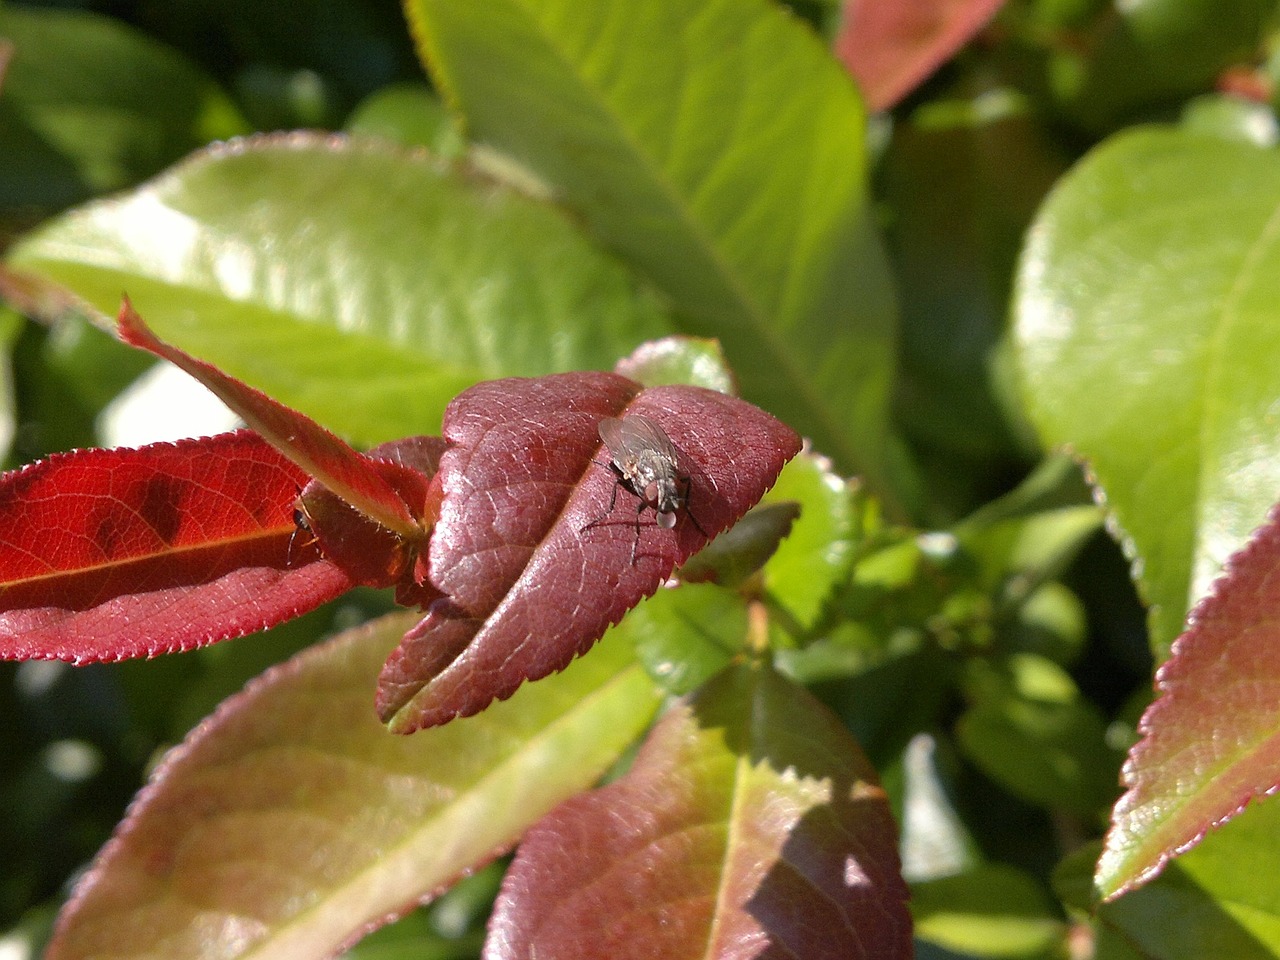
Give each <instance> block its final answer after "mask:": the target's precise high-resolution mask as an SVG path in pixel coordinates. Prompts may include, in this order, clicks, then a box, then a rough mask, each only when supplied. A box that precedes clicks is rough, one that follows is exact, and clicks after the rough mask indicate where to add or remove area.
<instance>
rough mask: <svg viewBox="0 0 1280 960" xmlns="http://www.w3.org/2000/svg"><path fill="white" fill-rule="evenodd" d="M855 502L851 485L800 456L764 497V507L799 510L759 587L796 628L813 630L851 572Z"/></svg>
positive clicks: (818, 461) (823, 463)
mask: <svg viewBox="0 0 1280 960" xmlns="http://www.w3.org/2000/svg"><path fill="white" fill-rule="evenodd" d="M858 498H859V490H858V487H857V485H856V484H853V483H850V482H849V481H846V480H844V479H842V478H841V477H839V476H837V475H836V473H835V472H834V471H833V470H832V469H831V464H830V462H829V461H827V460H826V459H825V458H823V457H818V456H815V455H813V454H812V453H806V452H802V453H801V454H800V455H799V456H797V457H795V458H794V459H793V460H792V461H791V462H790V463H788V464H787V465H786V466H785V467H783V468H782V473H781V474H780V475H779V476H778V482H777V483H776V484H774V486H773V489H772V490H770V491H769V493H768V494H766V496H765V502H766V503H782V502H785V501H795V502H796V503H799V504H800V518H799V519H798V520H797V521H796V523H795V525H794V526H793V527H792V528H791V533H790V535H789V536H788V537H787V538H786V539H785V540H783V541H782V543H781V545H780V546H779V547H778V551H777V553H775V554H774V555H773V558H772V559H771V560H770V561H769V563H768V564H767V565H766V567H765V586H766V587H767V589H768V590H769V592H770V594H771V597H772V600H773V601H774V602H776V603H777V604H779V605H780V606H781V607H783V608H784V609H785V610H786V611H787V613H788V615H789V616H790V617H791V618H792V619H793V620H794V622H795V623H796V624H797V625H799V626H800V627H802V628H805V629H807V628H809V627H812V626H813V625H814V623H815V621H816V620H817V619H818V616H819V614H821V613H822V610H823V606H824V604H825V603H826V602H827V601H828V600H829V599H830V595H831V592H832V590H833V589H834V588H835V586H836V584H837V583H839V582H841V581H842V580H844V579H845V578H846V577H847V576H848V575H849V571H850V569H851V568H852V566H853V559H854V546H855V544H854V537H855V534H857V533H858V532H860V531H859V530H858V526H859V524H858Z"/></svg>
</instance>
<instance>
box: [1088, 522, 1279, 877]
mask: <svg viewBox="0 0 1280 960" xmlns="http://www.w3.org/2000/svg"><path fill="white" fill-rule="evenodd" d="M1278 571H1280V515H1277V514H1276V513H1275V512H1273V513H1272V516H1271V520H1270V522H1268V523H1267V525H1266V526H1265V527H1263V528H1262V530H1260V531H1259V533H1258V535H1257V536H1256V537H1255V538H1254V539H1253V541H1252V542H1250V543H1249V545H1248V546H1247V547H1245V549H1243V550H1242V551H1240V552H1239V553H1238V554H1236V555H1235V556H1234V557H1233V558H1232V559H1231V561H1230V562H1229V564H1228V568H1227V575H1226V576H1225V577H1224V578H1223V579H1222V580H1220V581H1219V582H1218V583H1217V584H1216V585H1215V588H1214V592H1213V593H1212V594H1211V595H1210V596H1209V597H1208V598H1206V599H1205V600H1204V601H1203V602H1201V603H1200V604H1199V605H1198V606H1197V607H1196V609H1195V610H1194V612H1193V613H1192V616H1191V626H1190V627H1189V629H1188V630H1187V632H1186V633H1184V634H1183V635H1182V636H1181V637H1179V638H1178V640H1177V641H1176V642H1175V643H1174V645H1173V651H1172V654H1171V656H1170V658H1169V659H1168V660H1167V661H1166V662H1165V663H1164V665H1163V666H1162V667H1161V668H1160V670H1159V672H1158V673H1157V674H1156V687H1157V691H1158V698H1157V699H1156V701H1155V702H1154V703H1153V704H1152V705H1151V706H1150V707H1149V708H1148V709H1147V712H1146V714H1145V716H1143V718H1142V722H1141V724H1140V727H1139V729H1140V731H1141V733H1142V734H1143V739H1142V740H1141V741H1139V743H1138V744H1137V745H1136V746H1135V747H1134V748H1133V749H1132V750H1131V751H1130V753H1129V759H1128V761H1127V762H1126V764H1125V768H1124V781H1125V785H1126V786H1127V787H1128V788H1129V790H1128V792H1127V793H1126V794H1125V795H1124V796H1123V797H1121V799H1120V802H1119V803H1118V804H1116V807H1115V809H1114V811H1113V812H1112V819H1111V829H1110V831H1109V833H1108V835H1107V841H1106V847H1105V850H1104V851H1103V855H1102V858H1101V860H1100V861H1099V864H1098V872H1097V886H1098V888H1099V890H1100V892H1101V893H1102V894H1103V895H1104V896H1115V895H1118V894H1119V893H1122V892H1124V891H1125V890H1127V889H1129V888H1131V887H1133V886H1136V885H1137V884H1139V883H1141V882H1143V881H1144V880H1146V879H1148V878H1150V877H1151V876H1153V875H1154V874H1155V873H1156V872H1157V871H1158V870H1159V869H1160V868H1161V867H1162V866H1163V865H1164V864H1165V862H1166V861H1167V860H1168V859H1169V858H1170V857H1172V856H1174V855H1176V854H1178V853H1182V852H1183V851H1185V850H1187V849H1189V848H1190V847H1191V846H1193V845H1194V844H1196V843H1198V842H1199V841H1200V840H1201V839H1202V838H1203V837H1204V835H1205V833H1206V832H1207V831H1208V830H1209V829H1210V828H1211V827H1214V826H1217V825H1219V824H1221V823H1223V822H1224V821H1225V820H1227V819H1228V818H1230V817H1232V816H1234V815H1235V814H1237V813H1239V812H1240V811H1241V810H1242V809H1243V808H1244V807H1245V805H1246V804H1248V803H1249V802H1250V801H1251V800H1254V799H1256V798H1260V797H1262V796H1264V795H1269V794H1271V793H1274V792H1275V791H1276V789H1277V787H1280V572H1278Z"/></svg>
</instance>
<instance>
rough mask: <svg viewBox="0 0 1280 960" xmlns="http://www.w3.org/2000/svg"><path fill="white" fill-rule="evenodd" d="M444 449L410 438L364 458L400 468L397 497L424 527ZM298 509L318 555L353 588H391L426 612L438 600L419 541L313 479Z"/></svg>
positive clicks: (435, 497) (434, 508)
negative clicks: (354, 585)
mask: <svg viewBox="0 0 1280 960" xmlns="http://www.w3.org/2000/svg"><path fill="white" fill-rule="evenodd" d="M448 446H449V444H448V443H447V442H446V441H445V440H443V439H442V438H440V437H408V438H406V439H404V440H393V441H391V442H390V443H384V444H382V445H381V446H378V447H374V448H373V449H372V450H370V451H369V453H368V455H367V456H368V457H369V458H370V459H372V460H374V461H376V462H378V463H379V464H387V465H390V466H395V467H397V468H402V469H403V474H402V476H401V477H400V478H399V479H400V484H399V486H398V492H399V493H400V495H401V497H402V498H403V499H404V501H405V503H406V504H408V505H409V509H410V510H411V511H412V512H413V514H414V516H416V517H421V518H422V520H423V524H424V526H425V527H427V528H430V527H431V526H432V525H433V524H434V523H435V521H436V518H437V517H438V515H439V512H440V495H441V494H440V485H439V483H437V482H434V479H433V478H434V477H435V475H436V471H437V470H438V469H439V466H440V457H441V455H442V454H443V453H444V451H445V450H446V449H448ZM298 510H299V512H300V514H301V518H300V519H301V525H303V526H304V527H305V528H306V529H307V530H308V531H309V532H310V534H311V535H312V536H313V537H314V538H315V541H316V543H317V545H318V546H319V547H320V551H321V553H323V554H324V556H325V557H326V558H327V559H329V560H332V561H333V562H334V563H336V564H338V566H340V567H342V569H343V570H344V571H346V573H347V575H348V576H350V577H351V578H352V580H354V581H355V582H356V583H358V584H360V585H362V586H367V587H395V588H396V591H397V592H396V599H397V600H398V601H399V602H400V603H401V604H404V605H405V606H411V605H414V604H417V605H420V606H423V607H425V606H426V605H427V604H428V603H430V602H431V601H432V600H435V599H436V598H437V597H439V596H440V591H439V590H436V589H435V588H434V587H432V586H431V585H430V584H429V583H427V582H426V564H425V561H423V560H422V559H421V557H420V554H419V547H420V546H421V541H420V540H418V539H413V540H410V539H406V538H404V537H401V536H400V535H399V534H396V533H394V532H392V531H391V530H388V529H387V528H386V527H384V526H382V525H381V524H379V523H376V522H374V521H373V520H371V519H370V518H369V517H366V516H365V515H364V514H363V513H361V512H360V511H359V510H357V509H356V508H355V507H353V506H351V505H350V504H349V503H347V502H346V501H345V500H343V499H341V498H340V497H338V496H337V495H336V494H334V493H333V492H331V491H330V490H329V488H328V487H325V486H324V485H323V484H321V483H319V482H317V481H315V480H313V481H311V482H310V483H308V484H307V485H306V487H304V488H303V491H302V495H301V496H300V497H298Z"/></svg>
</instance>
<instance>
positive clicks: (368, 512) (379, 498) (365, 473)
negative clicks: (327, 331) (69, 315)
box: [117, 299, 425, 540]
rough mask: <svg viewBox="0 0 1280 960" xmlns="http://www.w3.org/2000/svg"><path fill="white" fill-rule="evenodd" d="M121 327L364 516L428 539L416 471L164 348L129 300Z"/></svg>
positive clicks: (128, 337) (138, 344)
mask: <svg viewBox="0 0 1280 960" xmlns="http://www.w3.org/2000/svg"><path fill="white" fill-rule="evenodd" d="M117 326H118V329H119V332H120V337H121V339H122V340H124V342H125V343H128V344H131V345H132V346H135V347H138V348H140V349H142V350H147V351H149V352H151V353H154V354H155V355H156V356H158V357H163V358H164V359H165V360H168V361H169V362H170V363H172V364H174V365H175V366H177V367H179V368H181V369H182V370H185V371H186V372H187V373H189V374H190V375H191V376H193V377H195V378H196V379H197V380H199V381H200V382H201V383H203V384H204V385H205V386H206V387H208V388H209V389H210V390H211V391H213V393H214V394H216V395H217V397H218V399H220V400H221V401H222V402H223V403H225V404H226V405H227V406H228V407H230V408H231V409H232V410H233V411H235V412H236V413H237V414H238V415H239V416H240V418H241V419H242V420H244V422H245V423H246V424H248V425H249V427H251V428H252V429H253V430H255V431H257V433H259V434H260V435H261V436H263V437H264V438H265V439H266V440H267V441H268V442H270V443H271V444H272V446H274V447H275V448H276V449H277V450H279V451H280V452H281V453H283V454H284V455H285V456H287V457H288V458H289V459H290V460H292V461H293V462H294V463H296V464H297V465H298V466H299V467H301V468H302V469H303V471H305V472H306V474H307V475H308V476H309V477H311V478H312V479H314V480H316V481H318V482H320V483H322V484H324V485H325V486H326V487H328V488H329V490H331V491H332V492H333V493H334V494H336V495H337V496H338V497H340V498H342V499H343V500H345V501H346V502H347V503H349V504H351V506H353V507H355V508H356V509H357V510H358V511H360V513H362V514H364V515H365V516H367V517H369V518H371V519H372V520H374V521H376V522H377V523H379V524H381V525H382V526H384V527H386V528H387V529H388V530H392V531H394V532H395V533H397V534H398V535H400V536H401V537H405V538H406V539H410V540H415V539H422V538H424V537H425V533H424V531H423V529H422V527H421V525H420V524H419V519H420V518H418V517H415V516H414V515H413V512H412V511H411V510H410V508H409V506H408V504H407V503H406V497H405V489H404V488H405V487H408V488H409V489H410V491H412V490H414V489H415V487H416V486H417V484H418V480H417V478H415V477H414V476H413V471H406V470H405V469H403V468H401V467H399V466H397V465H396V464H394V463H390V462H385V461H384V462H381V463H380V462H378V461H375V460H373V459H372V458H370V457H367V456H365V455H363V454H361V453H359V452H357V451H356V450H354V449H352V447H350V446H349V445H348V444H347V443H346V442H345V441H343V440H342V439H341V438H339V437H337V436H335V435H334V434H332V433H330V432H329V431H328V430H326V429H325V428H324V427H322V426H320V425H319V424H318V423H316V422H315V421H314V420H312V419H311V418H309V417H306V416H304V415H303V414H301V413H299V412H298V411H296V410H292V409H290V408H289V407H286V406H285V405H284V404H282V403H279V402H277V401H275V400H272V399H271V398H270V397H268V396H267V395H266V394H265V393H262V392H261V391H259V390H254V389H253V388H252V387H250V386H248V385H246V384H244V383H241V382H240V381H239V380H236V379H235V378H234V377H229V376H227V375H226V374H225V373H223V372H222V371H221V370H219V369H218V368H217V367H215V366H213V365H212V364H208V363H205V362H204V361H203V360H197V359H195V358H194V357H192V356H190V355H188V354H186V353H183V352H182V351H181V350H179V349H177V348H176V347H174V346H172V345H170V344H168V343H165V342H164V341H163V340H161V339H160V338H159V337H157V336H156V335H155V334H154V333H152V332H151V330H150V329H148V328H147V325H146V324H145V323H144V322H143V320H142V318H141V317H140V316H138V314H137V312H136V311H135V310H134V309H133V306H132V305H131V304H130V303H129V301H128V300H127V299H126V300H125V301H124V303H123V304H122V305H121V307H120V315H119V316H118V318H117ZM410 496H412V493H410Z"/></svg>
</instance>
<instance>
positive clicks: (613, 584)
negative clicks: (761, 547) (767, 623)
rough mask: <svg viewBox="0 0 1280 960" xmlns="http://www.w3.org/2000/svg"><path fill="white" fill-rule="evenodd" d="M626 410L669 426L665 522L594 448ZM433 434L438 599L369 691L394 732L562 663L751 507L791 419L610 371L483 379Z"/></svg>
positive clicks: (466, 706)
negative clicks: (444, 446)
mask: <svg viewBox="0 0 1280 960" xmlns="http://www.w3.org/2000/svg"><path fill="white" fill-rule="evenodd" d="M634 414H640V415H643V416H645V417H648V418H649V419H651V420H652V421H654V422H655V423H656V424H658V426H660V427H661V428H662V429H663V430H664V431H665V432H666V434H667V435H668V436H669V437H670V439H671V441H672V442H673V443H674V445H675V447H676V449H677V452H678V453H679V462H678V464H677V473H678V475H679V476H680V477H687V478H688V499H687V503H686V505H685V507H684V508H683V509H681V510H680V511H679V514H678V516H677V522H676V525H675V527H674V528H673V529H670V530H664V529H661V528H659V527H658V526H657V525H656V524H655V518H654V514H653V511H652V510H644V511H642V512H641V513H637V503H638V498H637V497H636V495H635V494H634V493H632V492H631V491H629V490H627V489H626V488H624V487H621V486H620V485H619V480H618V477H617V475H616V474H615V472H614V471H613V470H612V469H611V468H610V466H609V464H610V460H609V453H608V452H607V451H606V450H604V449H603V448H602V446H601V442H600V434H599V432H598V427H599V423H600V421H601V420H603V419H605V418H607V417H623V416H630V415H634ZM444 436H445V439H446V440H448V441H450V442H451V443H452V444H453V447H452V448H451V449H450V450H449V451H448V452H446V453H445V455H444V456H443V457H442V458H441V462H440V473H439V480H440V484H441V487H442V489H443V493H444V500H443V504H442V506H441V513H440V519H439V521H438V523H437V524H436V526H435V531H434V533H433V535H432V539H431V546H430V560H429V568H430V578H431V582H432V584H433V585H434V586H435V587H436V588H438V589H439V590H440V591H441V592H442V593H444V594H445V595H446V596H445V598H444V599H442V600H439V601H437V602H436V603H434V604H433V605H432V606H431V608H430V610H429V612H428V615H427V617H426V619H425V620H423V622H422V623H421V624H420V625H419V626H417V627H415V628H414V629H413V630H412V631H410V633H409V634H408V635H407V636H406V637H405V642H404V644H403V645H402V647H401V648H400V649H399V650H397V651H396V653H395V655H394V656H392V658H391V659H390V660H389V661H388V663H387V667H386V669H385V670H384V671H383V675H382V679H381V682H380V685H379V691H378V710H379V713H380V714H381V715H382V716H383V718H384V719H385V720H387V721H388V722H389V723H390V724H391V726H392V728H393V729H395V730H397V731H400V732H409V731H412V730H414V729H416V728H418V727H422V726H431V725H434V724H438V723H444V722H446V721H448V720H449V719H451V718H452V717H455V716H460V715H461V716H465V715H468V714H472V713H475V712H477V711H479V710H482V709H484V707H485V706H486V705H488V703H489V702H490V701H492V700H493V699H494V698H503V697H507V696H510V695H511V693H512V692H514V691H515V689H516V688H517V687H518V686H519V685H520V684H521V683H523V682H524V681H525V680H526V679H530V680H532V679H537V678H539V677H543V676H546V675H547V674H549V673H552V672H553V671H556V670H562V669H564V667H565V666H566V665H567V664H568V663H569V661H570V660H572V659H573V658H574V657H575V656H577V655H579V654H581V653H584V652H585V651H586V650H587V649H588V648H590V646H591V645H592V644H593V643H595V642H596V640H598V639H599V638H600V636H601V634H603V633H604V631H605V629H606V628H607V627H608V626H609V625H610V624H612V623H616V622H617V621H618V620H619V619H620V618H621V617H622V615H623V614H624V613H626V612H627V611H628V610H629V609H631V607H633V606H635V605H636V604H637V603H638V602H639V601H640V600H641V599H642V598H644V597H646V596H648V595H649V594H651V593H653V592H654V591H655V590H656V589H657V588H658V586H659V585H660V584H661V582H662V581H663V579H665V578H666V577H668V576H669V575H670V574H671V571H672V570H673V569H674V568H675V567H676V566H677V565H678V564H680V563H683V562H684V561H685V560H687V559H688V558H689V557H690V556H692V555H693V554H694V553H695V552H696V551H697V550H699V549H700V548H701V547H703V546H705V545H706V543H707V541H708V539H709V538H710V537H713V536H715V535H716V534H717V533H719V532H721V531H722V530H725V529H726V528H728V527H729V526H730V525H731V524H733V523H734V522H735V521H736V520H737V519H738V518H740V517H741V516H742V515H743V514H744V513H746V511H747V510H748V509H749V508H750V507H751V506H752V505H754V504H755V502H756V501H757V500H759V499H760V497H761V496H763V495H764V492H765V491H766V490H767V489H768V488H769V486H770V485H771V484H772V483H773V481H774V480H775V479H776V478H777V475H778V472H779V471H780V470H781V469H782V466H783V464H784V463H786V461H787V460H788V459H790V458H791V457H792V456H794V455H795V453H796V452H797V451H798V450H799V448H800V441H799V438H798V437H797V436H796V435H795V433H794V432H793V431H792V430H791V429H790V428H789V427H787V426H785V425H783V424H782V423H779V422H778V421H777V420H775V419H774V418H773V417H771V416H769V415H768V414H767V413H765V412H764V411H762V410H760V409H759V408H757V407H754V406H752V405H751V404H749V403H746V402H744V401H742V400H739V399H737V398H735V397H730V396H728V395H726V394H722V393H717V392H715V391H712V390H706V389H703V388H700V387H687V386H660V387H652V388H648V389H645V388H642V387H641V386H640V385H639V384H638V383H635V382H634V381H632V380H628V379H627V378H625V377H620V376H618V375H616V374H612V373H570V374H558V375H554V376H550V377H541V378H538V379H530V380H522V379H510V380H493V381H488V382H486V383H481V384H478V385H476V386H475V387H472V388H471V389H470V390H467V391H465V392H464V393H462V394H460V395H459V396H458V397H457V398H456V399H455V400H454V401H453V402H452V403H451V404H450V405H449V409H448V410H447V411H446V414H445V422H444ZM611 505H612V506H613V511H612V512H610V506H611ZM690 514H692V517H691V516H690ZM695 519H696V523H695V522H694V520H695ZM699 527H701V529H699ZM704 531H705V535H704Z"/></svg>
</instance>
